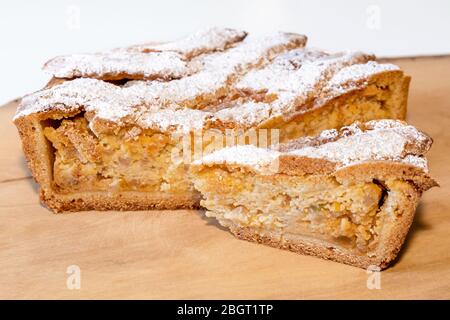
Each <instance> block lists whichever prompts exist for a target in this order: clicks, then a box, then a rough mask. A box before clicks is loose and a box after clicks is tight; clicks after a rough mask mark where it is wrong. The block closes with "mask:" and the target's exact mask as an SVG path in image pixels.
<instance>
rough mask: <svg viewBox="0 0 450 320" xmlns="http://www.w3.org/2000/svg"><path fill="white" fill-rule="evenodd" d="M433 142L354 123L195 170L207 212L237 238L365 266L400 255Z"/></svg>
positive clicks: (401, 130) (234, 153) (391, 126)
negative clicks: (426, 157)
mask: <svg viewBox="0 0 450 320" xmlns="http://www.w3.org/2000/svg"><path fill="white" fill-rule="evenodd" d="M431 143H432V141H431V139H430V138H429V137H428V136H427V135H426V134H424V133H422V132H420V131H419V130H417V129H415V128H414V127H412V126H409V125H407V124H405V123H403V122H401V121H394V120H378V121H370V122H367V123H365V124H360V123H355V124H354V125H352V126H349V127H344V128H342V129H341V130H339V131H337V130H330V131H324V132H322V134H321V135H319V136H317V137H313V138H300V139H298V140H296V141H292V142H290V143H288V144H283V145H280V146H276V148H273V149H262V148H257V147H255V146H251V145H249V146H237V147H231V148H225V149H222V150H219V151H216V152H214V153H212V154H209V155H207V156H205V157H204V158H203V159H201V160H198V161H197V162H195V163H194V165H193V166H191V171H192V174H193V181H194V185H195V187H196V189H197V190H199V191H200V192H201V194H202V196H203V200H202V201H201V205H202V206H204V207H206V209H207V210H208V211H207V213H206V214H207V216H209V217H214V218H215V219H217V220H218V221H219V222H220V224H222V225H223V226H225V227H228V228H229V229H230V230H231V232H232V233H234V234H235V235H236V236H237V237H238V238H241V239H246V240H250V241H254V242H260V243H264V244H268V245H271V246H274V247H279V248H283V249H288V250H291V251H295V252H298V253H304V254H311V255H315V256H319V257H322V258H326V259H332V260H335V261H339V262H343V263H347V264H351V265H355V266H358V267H363V268H366V267H368V266H370V265H374V266H378V267H381V268H385V267H387V266H388V264H389V263H390V262H391V261H392V260H393V259H394V258H395V257H396V256H397V253H398V252H399V250H400V248H401V246H402V244H403V241H404V239H405V236H406V234H407V232H408V229H409V227H410V225H411V222H412V220H413V217H414V211H415V208H416V206H417V204H418V201H419V199H420V196H421V194H422V192H423V191H425V190H427V189H429V188H431V187H433V186H435V185H437V184H436V182H435V181H434V180H433V179H432V178H430V176H429V175H428V169H427V162H426V159H425V158H424V154H425V152H426V151H427V150H428V149H429V148H430V146H431Z"/></svg>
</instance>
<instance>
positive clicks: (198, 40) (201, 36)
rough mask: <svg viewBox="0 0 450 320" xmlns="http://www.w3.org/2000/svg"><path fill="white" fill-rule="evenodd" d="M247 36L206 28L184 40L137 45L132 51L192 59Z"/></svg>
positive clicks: (230, 31)
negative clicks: (168, 53) (162, 52)
mask: <svg viewBox="0 0 450 320" xmlns="http://www.w3.org/2000/svg"><path fill="white" fill-rule="evenodd" d="M246 36H247V32H245V31H240V30H234V29H229V28H217V27H213V28H208V29H205V30H200V31H198V32H196V33H194V34H192V35H189V36H187V37H186V38H184V39H181V40H178V41H173V42H167V43H163V44H157V45H138V46H134V47H133V49H134V50H139V51H142V52H149V51H175V52H178V53H180V54H182V55H183V56H185V57H186V58H192V57H194V56H197V55H199V54H203V53H207V52H212V51H219V50H224V49H225V48H227V47H228V46H229V45H232V44H234V43H236V42H239V41H241V40H242V39H244V38H245V37H246Z"/></svg>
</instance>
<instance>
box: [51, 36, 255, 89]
mask: <svg viewBox="0 0 450 320" xmlns="http://www.w3.org/2000/svg"><path fill="white" fill-rule="evenodd" d="M246 35H247V34H246V32H244V31H238V30H233V29H219V28H212V29H207V30H204V31H200V32H197V33H195V34H193V35H190V36H188V37H186V38H185V39H181V40H178V41H174V42H169V43H166V44H159V45H155V44H153V45H137V46H130V47H125V48H119V49H115V50H111V51H107V52H100V53H93V54H74V55H66V56H59V57H56V58H54V59H52V60H50V61H48V62H47V63H46V64H45V65H44V68H43V69H44V70H45V71H47V72H49V73H51V74H52V75H53V76H54V77H57V78H69V79H71V78H77V77H86V78H95V79H101V80H108V81H109V80H122V79H127V80H130V79H131V80H133V79H134V80H136V79H139V80H155V79H159V80H171V79H178V78H181V77H183V76H187V75H189V74H190V73H191V72H192V70H191V69H190V68H189V60H190V59H192V58H193V57H195V56H198V55H200V54H207V53H210V52H214V51H218V50H224V49H226V48H228V47H229V46H231V45H233V44H234V43H237V42H239V41H242V39H244V38H245V37H246Z"/></svg>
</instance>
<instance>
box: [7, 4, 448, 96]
mask: <svg viewBox="0 0 450 320" xmlns="http://www.w3.org/2000/svg"><path fill="white" fill-rule="evenodd" d="M214 25H216V26H229V27H234V28H241V29H244V30H248V31H250V32H257V33H265V32H270V31H274V30H283V31H292V32H298V33H304V34H306V35H308V37H309V45H311V46H315V47H322V48H326V49H329V50H345V49H350V50H363V51H367V52H372V53H375V54H377V55H379V56H410V55H429V54H431V55H435V54H448V53H450V1H449V0H426V1H421V0H418V1H411V0H410V1H406V0H405V1H392V0H391V1H388V0H371V1H370V0H359V1H358V0H347V1H344V0H342V1H332V0H329V1H298V0H297V1H294V0H292V1H290V0H284V1H282V0H278V1H275V0H226V1H225V0H223V1H219V0H209V1H207V0H190V1H181V0H178V1H175V0H161V1H137V0H127V1H87V0H86V1H83V0H72V1H50V0H42V1H32V0H29V1H17V0H15V1H13V0H2V1H1V2H0V40H1V44H0V45H1V48H0V71H1V72H2V75H1V77H0V104H2V103H5V102H7V101H8V100H11V99H13V98H16V97H18V96H21V95H23V94H25V93H29V92H31V91H35V90H38V89H40V88H41V87H42V86H43V85H44V84H45V83H46V81H47V80H48V78H49V76H48V75H46V74H44V73H42V72H41V70H40V67H41V65H42V64H43V63H44V62H45V61H46V60H48V59H49V58H51V57H53V56H55V55H59V54H64V53H74V52H89V51H96V50H102V49H108V48H111V47H116V46H121V45H127V44H134V43H140V42H147V41H153V40H155V41H164V40H170V39H175V38H177V37H181V36H183V35H185V34H188V33H190V32H193V31H195V30H197V29H200V28H204V27H207V26H214Z"/></svg>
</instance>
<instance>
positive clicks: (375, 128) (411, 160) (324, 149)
mask: <svg viewBox="0 0 450 320" xmlns="http://www.w3.org/2000/svg"><path fill="white" fill-rule="evenodd" d="M289 145H290V146H291V147H290V148H287V149H286V148H283V147H281V148H280V151H277V150H276V148H274V149H273V150H272V149H270V150H268V149H263V150H264V151H261V148H257V147H255V146H240V147H232V148H228V149H223V150H219V151H217V152H214V153H212V154H210V155H207V156H205V157H204V158H203V159H202V160H201V161H200V162H199V163H198V164H200V163H203V164H206V165H213V164H229V163H232V164H235V165H243V166H248V167H252V168H254V169H255V170H257V171H259V170H260V169H261V168H265V167H267V166H269V163H268V162H271V161H274V160H277V159H278V158H279V156H281V155H288V156H295V157H302V158H304V157H306V158H310V159H322V160H327V161H330V162H333V163H335V164H336V168H337V169H339V168H343V167H346V166H350V165H354V164H357V163H361V162H365V161H377V160H383V161H395V162H403V163H408V164H411V165H414V166H416V167H419V168H421V169H422V170H424V171H425V172H427V164H426V160H425V159H424V158H423V157H422V156H423V155H424V154H425V153H426V152H427V151H428V149H429V148H430V146H431V139H430V138H429V137H428V136H427V135H425V134H424V133H422V132H421V131H419V130H417V129H416V128H414V127H413V126H410V125H406V124H405V123H404V122H402V121H397V120H373V121H369V122H367V123H365V124H359V123H355V124H353V125H351V126H348V127H343V128H342V129H340V130H327V131H324V132H323V133H321V135H320V136H317V137H305V138H300V139H299V143H295V141H294V142H293V143H289Z"/></svg>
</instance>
